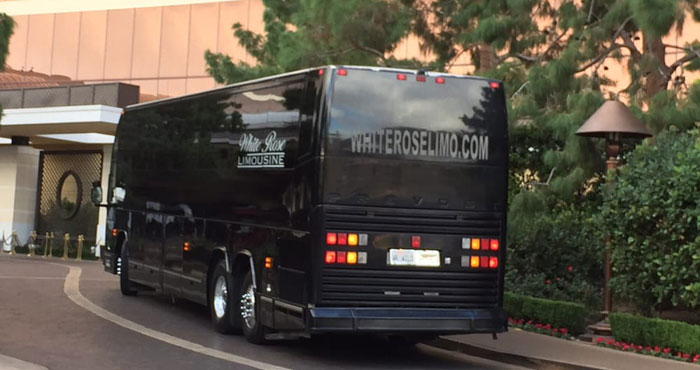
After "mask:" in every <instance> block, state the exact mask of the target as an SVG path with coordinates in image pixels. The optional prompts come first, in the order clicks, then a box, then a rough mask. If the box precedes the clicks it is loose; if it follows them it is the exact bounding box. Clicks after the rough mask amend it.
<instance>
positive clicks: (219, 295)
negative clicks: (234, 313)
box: [214, 276, 228, 319]
mask: <svg viewBox="0 0 700 370" xmlns="http://www.w3.org/2000/svg"><path fill="white" fill-rule="evenodd" d="M227 299H228V289H227V288H226V278H224V277H223V276H219V278H218V279H216V285H214V313H215V314H216V317H217V318H219V319H220V318H222V317H224V315H225V314H226V302H227Z"/></svg>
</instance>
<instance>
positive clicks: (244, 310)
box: [241, 284, 255, 328]
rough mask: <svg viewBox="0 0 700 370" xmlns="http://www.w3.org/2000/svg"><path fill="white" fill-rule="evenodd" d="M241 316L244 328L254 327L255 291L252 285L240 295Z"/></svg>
mask: <svg viewBox="0 0 700 370" xmlns="http://www.w3.org/2000/svg"><path fill="white" fill-rule="evenodd" d="M241 316H242V317H243V322H245V325H246V327H248V328H252V327H254V326H255V290H254V288H253V284H250V285H248V289H246V290H245V293H243V294H242V295H241Z"/></svg>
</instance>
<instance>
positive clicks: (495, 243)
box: [490, 239, 498, 251]
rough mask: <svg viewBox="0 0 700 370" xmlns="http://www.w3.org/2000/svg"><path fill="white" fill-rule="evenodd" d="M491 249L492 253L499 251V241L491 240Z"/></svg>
mask: <svg viewBox="0 0 700 370" xmlns="http://www.w3.org/2000/svg"><path fill="white" fill-rule="evenodd" d="M490 248H491V250H492V251H497V250H498V239H491V244H490Z"/></svg>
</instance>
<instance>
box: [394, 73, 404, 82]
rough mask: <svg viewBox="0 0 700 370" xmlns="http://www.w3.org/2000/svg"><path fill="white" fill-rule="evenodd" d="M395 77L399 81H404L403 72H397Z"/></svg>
mask: <svg viewBox="0 0 700 370" xmlns="http://www.w3.org/2000/svg"><path fill="white" fill-rule="evenodd" d="M396 79H397V80H399V81H406V75H405V74H403V73H397V74H396Z"/></svg>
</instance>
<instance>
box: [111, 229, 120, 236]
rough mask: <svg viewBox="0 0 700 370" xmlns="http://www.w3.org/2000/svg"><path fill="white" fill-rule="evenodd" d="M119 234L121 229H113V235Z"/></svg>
mask: <svg viewBox="0 0 700 370" xmlns="http://www.w3.org/2000/svg"><path fill="white" fill-rule="evenodd" d="M117 234H119V230H117V229H116V228H114V229H112V236H117Z"/></svg>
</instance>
